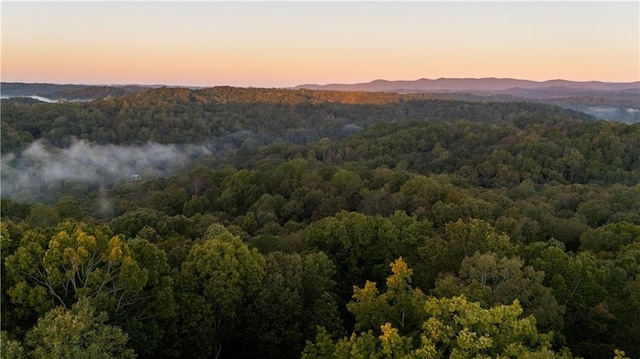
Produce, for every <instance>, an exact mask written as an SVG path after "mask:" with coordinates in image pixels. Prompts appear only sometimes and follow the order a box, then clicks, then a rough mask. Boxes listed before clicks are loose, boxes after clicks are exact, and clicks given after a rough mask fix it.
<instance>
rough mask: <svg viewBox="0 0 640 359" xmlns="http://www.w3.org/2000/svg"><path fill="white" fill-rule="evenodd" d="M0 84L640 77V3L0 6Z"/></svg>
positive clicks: (261, 83) (7, 3)
mask: <svg viewBox="0 0 640 359" xmlns="http://www.w3.org/2000/svg"><path fill="white" fill-rule="evenodd" d="M0 11H1V19H2V24H1V30H2V37H1V40H2V42H1V52H2V53H1V72H0V76H1V80H2V81H4V82H48V83H75V84H163V85H182V86H219V85H230V86H242V87H289V86H295V85H300V84H307V83H315V84H328V83H360V82H369V81H372V80H375V79H386V80H416V79H419V78H430V79H437V78H441V77H448V78H454V77H455V78H469V77H471V78H483V77H499V78H507V77H508V78H519V79H529V80H535V81H545V80H551V79H566V80H574V81H591V80H594V81H610V82H631V81H639V80H640V1H637V0H635V1H625V2H610V1H607V2H593V1H590V2H576V1H563V2H542V1H533V2H523V1H500V2H487V1H472V2H462V1H449V2H435V1H422V2H380V1H376V2H362V1H352V2H333V1H332V2H329V1H323V2H306V1H304V2H244V1H241V2H238V1H236V2H218V1H197V2H184V1H175V2H167V1H164V2H156V1H144V2H114V1H111V2H96V1H89V2H86V1H85V2H69V1H63V2H53V1H50V2H32V1H31V2H21V1H2V4H1V7H0Z"/></svg>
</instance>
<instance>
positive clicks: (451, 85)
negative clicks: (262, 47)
mask: <svg viewBox="0 0 640 359" xmlns="http://www.w3.org/2000/svg"><path fill="white" fill-rule="evenodd" d="M295 88H296V89H309V90H333V91H367V92H408V91H420V92H464V91H467V92H468V91H472V92H474V91H481V92H486V91H494V92H503V91H504V92H509V90H518V89H525V90H545V89H564V90H565V91H568V92H572V91H581V92H584V91H586V92H591V91H625V90H636V89H640V81H637V82H600V81H586V82H578V81H569V80H549V81H542V82H539V81H531V80H520V79H512V78H494V77H489V78H439V79H435V80H431V79H426V78H421V79H418V80H415V81H404V80H401V81H389V80H374V81H371V82H367V83H357V84H327V85H316V84H304V85H299V86H296V87H295Z"/></svg>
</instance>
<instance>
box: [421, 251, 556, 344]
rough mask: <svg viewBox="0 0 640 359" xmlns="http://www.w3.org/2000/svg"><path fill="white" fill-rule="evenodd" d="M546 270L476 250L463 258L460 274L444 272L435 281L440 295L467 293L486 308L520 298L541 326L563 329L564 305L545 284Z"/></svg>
mask: <svg viewBox="0 0 640 359" xmlns="http://www.w3.org/2000/svg"><path fill="white" fill-rule="evenodd" d="M543 279H544V273H543V272H541V271H536V270H535V269H534V268H533V267H531V266H525V265H524V261H522V260H521V259H520V258H518V257H513V258H507V257H502V258H500V257H498V256H497V255H496V254H495V253H491V252H490V253H484V254H481V253H476V254H475V255H473V256H471V257H467V258H465V259H464V260H463V261H462V264H461V266H460V271H459V272H458V276H457V277H456V276H453V275H452V274H449V275H446V276H443V277H441V278H439V279H438V281H437V282H436V287H435V289H434V291H433V293H434V294H435V295H436V296H437V297H453V296H455V295H461V294H463V295H465V296H466V297H467V298H468V299H469V300H471V301H475V302H479V303H481V304H482V305H483V306H484V307H485V308H488V307H492V306H494V305H497V304H510V303H512V302H513V301H514V300H516V299H518V301H519V302H520V303H521V305H522V307H523V310H524V314H525V315H527V316H528V315H534V316H535V317H536V323H537V325H538V328H539V329H540V330H544V331H549V330H555V331H557V332H559V331H561V330H562V314H563V312H564V308H563V307H562V306H560V305H559V304H558V302H557V301H556V299H555V297H554V296H553V292H552V291H551V289H549V288H547V287H545V286H544V285H543Z"/></svg>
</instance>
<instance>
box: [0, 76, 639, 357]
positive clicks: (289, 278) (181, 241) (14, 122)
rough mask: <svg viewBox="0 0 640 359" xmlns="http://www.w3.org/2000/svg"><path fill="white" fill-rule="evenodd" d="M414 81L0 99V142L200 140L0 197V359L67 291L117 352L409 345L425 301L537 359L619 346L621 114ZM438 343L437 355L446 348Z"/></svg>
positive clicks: (626, 274)
mask: <svg viewBox="0 0 640 359" xmlns="http://www.w3.org/2000/svg"><path fill="white" fill-rule="evenodd" d="M421 96H422V95H415V96H414V95H409V96H399V95H396V94H371V93H339V92H323V91H307V90H299V91H290V90H275V89H274V90H261V89H234V88H214V89H203V90H188V89H168V88H161V89H154V90H149V91H147V92H144V93H139V94H137V95H134V96H124V97H121V98H112V99H109V100H97V101H93V102H91V103H60V104H55V105H52V104H34V103H30V102H29V101H26V102H25V101H14V100H10V101H5V100H3V108H2V116H3V121H2V150H3V154H4V153H6V152H5V151H15V152H16V153H18V152H19V151H20V150H21V149H23V148H24V147H25V146H26V145H28V144H29V143H31V142H32V141H33V140H34V139H46V140H47V141H49V142H50V144H53V145H55V146H66V145H68V144H69V143H70V141H72V139H71V138H72V137H71V136H75V137H76V138H79V139H85V140H87V141H91V143H102V144H107V143H118V144H143V143H146V142H147V141H158V142H164V143H185V144H186V143H193V142H207V143H208V148H210V149H211V151H212V153H213V154H214V156H215V157H212V156H208V155H204V154H202V153H201V154H197V155H194V156H193V159H195V162H194V166H190V164H185V166H184V168H183V170H184V171H183V172H181V173H176V174H175V175H174V176H172V177H166V178H155V179H154V178H144V179H142V180H139V181H129V182H127V183H122V184H119V185H118V184H116V183H115V182H109V183H107V182H105V183H103V184H101V185H95V184H83V183H79V182H74V181H72V180H68V181H66V182H65V183H64V184H60V183H57V184H55V183H52V184H48V185H45V186H44V187H42V188H40V190H41V192H42V193H41V194H42V195H43V196H44V197H43V198H46V202H44V203H37V202H36V203H22V202H21V201H19V200H12V199H7V198H3V199H2V208H1V210H2V213H1V214H2V223H1V229H2V232H1V235H2V237H1V238H0V239H1V245H2V248H1V249H2V271H1V272H0V274H1V276H2V278H1V279H2V296H1V300H2V329H3V331H4V332H3V333H2V346H3V355H5V353H7V354H6V355H7V356H10V355H14V356H20V355H22V354H26V355H29V354H28V353H31V352H32V351H33V350H35V349H34V348H36V347H37V346H41V345H42V343H40V342H41V341H42V340H41V339H42V338H41V337H36V336H34V334H27V333H34V332H35V333H38V331H42V329H41V328H42V327H43V326H45V324H47V322H46V321H45V322H44V323H45V324H38V323H39V320H41V321H42V320H44V319H46V320H47V321H49V322H51V321H52V320H53V321H62V320H67V319H68V318H71V317H72V316H71V314H70V313H71V312H73V310H76V309H72V308H74V305H76V303H79V301H80V300H81V298H84V297H88V298H89V302H90V304H91V306H92V308H95V309H96V310H97V311H96V312H95V313H98V312H99V313H102V314H99V315H98V314H96V318H95V321H94V322H92V323H89V324H88V325H90V327H91V328H98V329H99V330H98V329H96V330H97V331H94V332H92V333H101V331H104V333H107V334H108V335H107V334H105V335H107V336H110V337H114V338H116V337H117V338H118V341H117V344H118V346H117V347H118V348H121V349H122V351H121V353H124V354H123V355H124V356H127V355H129V353H132V352H131V351H130V349H133V350H134V351H135V354H137V355H138V356H139V357H143V358H157V357H166V358H180V357H197V358H208V357H210V358H213V357H216V355H217V354H218V353H220V357H234V358H258V357H259V358H274V357H277V358H295V357H299V356H300V355H301V353H302V351H303V350H305V355H307V356H308V357H327V355H329V354H335V355H338V356H339V357H347V356H348V355H349V354H348V353H365V354H369V355H374V356H389V357H391V356H393V355H400V354H402V353H410V352H411V351H412V350H415V349H418V348H421V346H422V345H423V344H424V343H427V344H428V343H429V342H428V341H427V340H424V341H423V338H422V334H424V333H426V332H427V331H426V330H427V329H425V328H424V327H423V326H422V324H423V323H426V322H428V321H429V320H430V318H431V319H433V320H432V321H431V323H432V324H434V325H435V324H437V323H436V322H439V323H440V324H443V325H444V324H447V325H452V328H454V329H455V330H456V331H458V329H460V330H462V329H463V328H462V327H460V328H458V325H459V324H460V323H458V322H456V320H457V319H453V318H449V317H448V314H447V315H445V314H443V313H444V312H442V313H437V311H438V310H440V309H442V308H449V309H451V310H453V311H458V312H460V311H461V308H467V309H468V310H470V311H471V312H469V313H476V314H477V315H481V316H484V317H483V318H484V319H486V320H487V321H488V322H487V323H489V322H491V321H492V320H494V319H491V318H493V317H492V315H498V316H499V315H507V314H508V317H509V321H510V323H514V325H516V323H520V324H518V325H524V326H526V328H529V329H530V333H529V334H532V333H534V332H535V331H536V330H537V331H539V332H540V333H542V332H547V331H549V330H553V335H552V336H551V335H550V336H546V335H538V334H536V335H537V336H536V335H533V336H532V337H527V338H529V339H531V341H532V342H531V343H525V344H527V345H529V344H534V342H535V343H537V344H535V346H533V347H531V348H532V349H535V350H532V351H533V353H534V354H536V355H538V354H539V355H540V357H551V356H550V355H553V353H552V351H555V352H556V353H560V352H562V350H563V349H562V348H563V347H567V348H568V349H570V350H571V352H572V353H573V354H575V355H579V356H582V357H584V358H587V359H589V358H606V357H612V356H613V353H614V349H620V350H624V351H625V353H626V355H628V356H630V357H633V358H635V357H638V356H640V348H639V347H638V341H637V338H638V336H640V323H638V319H637V318H640V302H639V301H638V298H640V295H639V294H638V293H639V290H640V285H639V284H638V276H639V275H640V242H639V241H640V230H639V229H638V226H640V184H639V183H640V152H638V151H639V150H638V149H639V148H640V125H625V124H620V123H613V122H595V121H582V120H583V119H586V118H585V116H580V115H577V114H576V113H574V112H571V111H564V110H560V109H558V108H555V107H550V106H546V105H538V104H532V103H465V102H460V101H442V100H428V99H427V98H426V97H421ZM269 143H270V145H266V144H269ZM7 158H8V157H7ZM190 158H191V157H190ZM4 159H5V157H3V161H4ZM4 165H5V164H4V163H3V166H4ZM3 169H4V167H3ZM2 180H3V183H5V182H4V181H5V177H3V179H2ZM34 198H35V197H34ZM94 241H95V243H96V245H95V246H94V245H92V244H91V243H93V242H94ZM400 257H402V260H401V261H396V260H397V259H398V258H400ZM389 263H393V264H394V265H393V266H392V271H393V273H394V274H393V275H392V276H391V277H389ZM408 268H411V270H409V269H408ZM374 283H375V284H374ZM354 286H355V291H354ZM461 294H464V295H465V296H466V299H462V298H459V297H458V296H459V295H461ZM428 295H432V296H435V297H433V298H430V299H429V298H428ZM438 297H439V298H438ZM450 298H453V299H450ZM514 300H517V301H518V303H517V305H516V304H514ZM347 303H350V304H349V306H347ZM428 303H429V304H428ZM427 304H428V305H427ZM65 307H66V308H65ZM427 309H428V310H427ZM465 310H466V309H465ZM76 311H77V310H76ZM456 313H457V312H456ZM501 313H502V314H501ZM505 313H506V314H505ZM521 313H524V316H527V315H533V316H534V317H535V320H533V318H534V317H527V318H525V317H523V315H521ZM74 315H75V314H74ZM54 317H55V318H54ZM56 318H58V319H56ZM103 319H104V320H103ZM458 319H459V318H458ZM484 319H483V320H484ZM387 323H388V324H387ZM491 323H492V324H491V325H490V326H488V327H486V328H494V329H495V330H503V329H504V330H505V331H506V332H504V333H502V332H501V334H500V335H498V336H497V337H499V338H501V339H500V340H503V339H504V340H505V341H508V340H511V339H513V336H512V335H511V334H514V333H515V331H513V330H512V331H511V332H509V330H511V329H509V330H506V329H505V328H504V327H500V325H499V324H497V323H493V322H491ZM440 324H438V325H440ZM476 324H477V323H476ZM494 324H495V326H494ZM51 325H53V324H51ZM474 325H475V324H474ZM38 326H40V327H38ZM316 326H321V327H324V328H325V329H326V330H324V331H322V330H321V331H320V334H318V335H317V336H316V333H317V331H316ZM35 328H40V329H37V330H36V329H35ZM461 328H462V329H461ZM494 329H491V330H494ZM512 329H513V328H512ZM428 330H430V331H428V332H429V333H431V334H429V335H432V334H433V333H435V327H432V328H430V329H428ZM452 330H453V329H452ZM478 330H480V329H478ZM483 330H484V329H483ZM122 331H123V332H122ZM351 332H355V333H356V335H355V336H352V337H351V338H345V339H343V340H338V341H337V342H336V341H335V338H341V337H343V336H344V335H345V334H347V333H351ZM480 332H481V331H478V333H480ZM118 333H121V334H124V333H126V334H127V335H128V341H123V339H122V338H123V337H122V336H120V334H118ZM534 334H535V333H534ZM96 335H97V334H96ZM516 336H517V335H516ZM525 337H526V336H525ZM91 338H93V339H92V341H94V342H95V343H93V344H96V345H98V346H99V345H101V343H102V342H101V338H102V336H100V335H97V336H94V337H91ZM314 338H317V339H316V341H315V344H313V345H307V346H306V349H304V348H305V343H306V342H307V341H314ZM447 338H448V337H439V339H438V340H440V341H438V342H437V343H436V344H437V348H436V352H437V353H440V354H438V355H442V356H447V355H449V354H451V352H452V351H453V350H454V349H456V348H457V347H456V345H458V344H460V343H458V344H456V343H454V342H451V343H449V344H447V343H445V342H447V341H448V340H449V339H447ZM505 338H506V339H505ZM518 338H520V337H518ZM523 338H524V337H523ZM432 339H433V340H436V339H434V338H432ZM432 339H429V340H432ZM516 339H517V338H516ZM529 339H527V340H529ZM456 340H458V339H456ZM518 340H519V339H518ZM518 340H516V342H518ZM547 340H551V342H549V343H547V342H546V341H547ZM125 342H126V346H125V344H124V343H125ZM434 343H435V342H434ZM504 343H506V342H504ZM504 343H503V344H504ZM88 344H92V343H88ZM102 344H104V343H102ZM120 344H122V345H120ZM463 344H464V343H463ZM485 344H486V343H485ZM500 345H502V344H500ZM96 348H97V347H96ZM127 348H129V349H127ZM425 348H427V346H425V347H424V348H423V349H425ZM469 348H471V347H469ZM469 348H467V349H469ZM497 348H499V349H496V350H495V351H491V350H489V351H483V350H484V349H482V348H475V349H473V350H476V349H477V353H481V352H482V353H490V354H491V355H494V354H496V355H497V353H501V351H500V350H502V348H503V347H502V346H498V347H497ZM5 349H6V350H7V351H6V352H5V351H4V350H5ZM457 349H460V348H457ZM457 349H456V350H457ZM485 349H486V348H485ZM520 349H522V348H520ZM538 349H540V350H538ZM74 350H75V349H74ZM96 350H97V349H96ZM118 350H120V349H118ZM350 350H353V352H351V351H350ZM425 350H426V349H425ZM514 350H516V349H514ZM436 352H433V353H432V354H434V353H435V354H434V355H436V354H437V353H436ZM336 353H337V354H336ZM520 353H521V354H523V355H524V354H526V350H525V351H523V352H520ZM529 354H531V353H529ZM565 354H566V353H565ZM341 355H342V356H341ZM353 355H355V354H353ZM567 355H568V354H567ZM524 357H526V356H524Z"/></svg>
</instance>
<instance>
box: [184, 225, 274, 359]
mask: <svg viewBox="0 0 640 359" xmlns="http://www.w3.org/2000/svg"><path fill="white" fill-rule="evenodd" d="M264 265H265V260H264V258H263V257H262V255H261V254H260V253H258V251H257V250H256V249H253V250H250V249H249V248H248V247H247V246H246V245H245V244H244V243H243V242H242V240H240V238H238V237H236V236H234V235H232V234H231V233H229V232H228V231H227V230H226V229H225V228H224V227H223V226H221V225H219V224H214V225H212V226H211V227H209V229H208V231H207V234H206V235H205V237H204V242H202V243H200V244H195V245H194V246H193V247H192V248H191V250H190V251H189V255H188V256H187V258H186V259H185V261H184V262H183V263H182V266H181V268H180V274H179V279H178V304H179V315H180V322H179V323H178V328H177V333H176V335H177V340H178V341H179V345H180V348H179V349H178V350H180V352H181V355H183V356H187V357H200V358H202V357H208V356H211V355H212V354H213V355H214V356H218V355H220V353H221V351H222V347H223V344H225V342H226V343H232V342H233V339H235V338H233V335H234V334H236V333H237V332H236V327H237V325H238V324H239V323H241V322H242V316H243V315H244V313H243V312H244V308H246V307H247V306H248V305H249V304H250V303H251V301H252V300H253V298H254V296H255V295H256V293H257V292H258V291H259V289H260V284H261V282H262V278H263V276H264Z"/></svg>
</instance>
